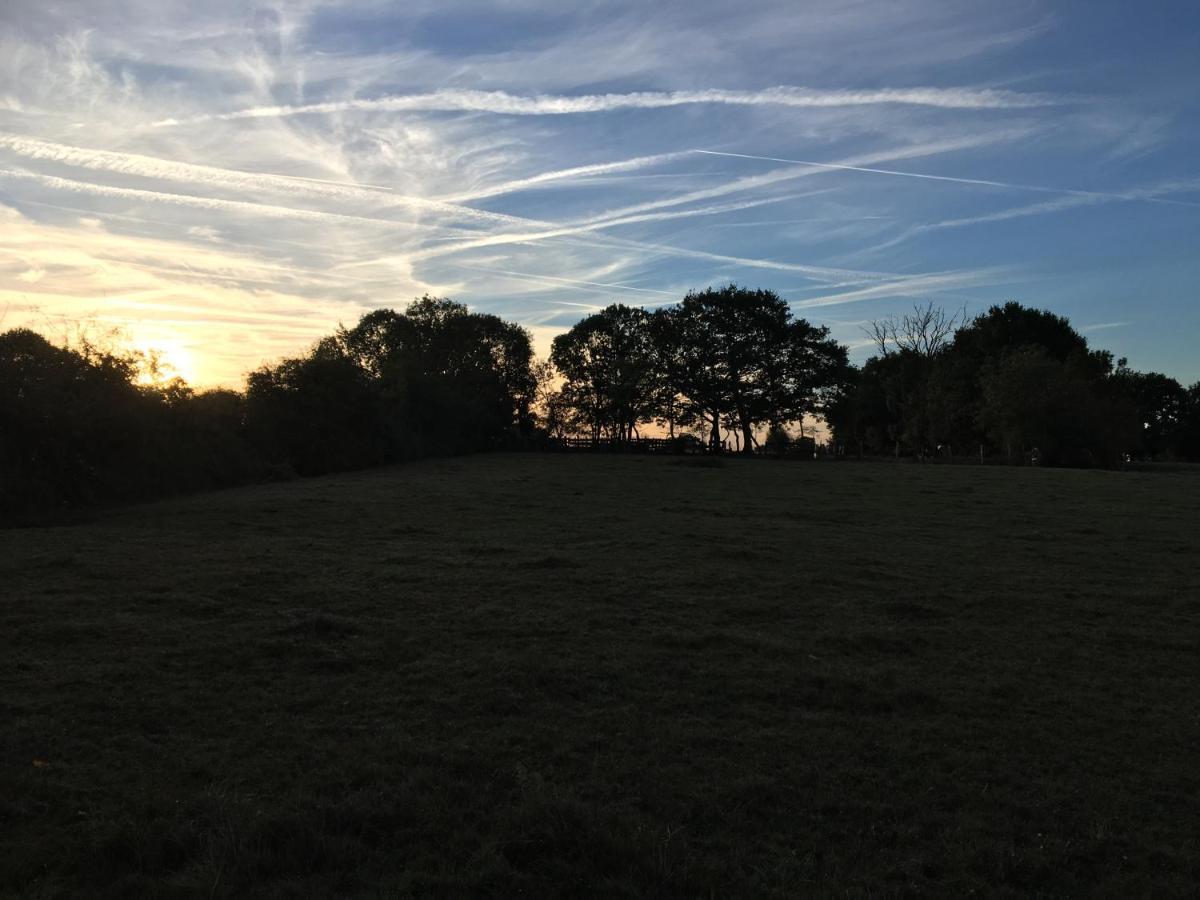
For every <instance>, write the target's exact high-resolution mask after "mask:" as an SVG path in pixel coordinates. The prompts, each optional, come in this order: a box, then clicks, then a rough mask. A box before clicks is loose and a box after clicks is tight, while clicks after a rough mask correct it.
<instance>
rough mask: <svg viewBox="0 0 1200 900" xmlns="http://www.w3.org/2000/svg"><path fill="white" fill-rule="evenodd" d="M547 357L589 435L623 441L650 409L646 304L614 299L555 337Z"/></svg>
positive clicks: (654, 364) (651, 356)
mask: <svg viewBox="0 0 1200 900" xmlns="http://www.w3.org/2000/svg"><path fill="white" fill-rule="evenodd" d="M550 359H551V361H552V362H553V363H554V366H555V368H557V370H558V371H559V373H561V375H562V377H563V379H564V384H563V387H562V391H561V394H562V397H563V398H564V400H565V401H566V402H567V403H568V404H569V405H570V406H572V407H573V408H574V409H575V410H576V411H577V413H578V415H579V417H580V420H581V421H582V422H583V423H584V424H585V426H586V427H587V428H588V429H589V430H590V431H591V434H592V437H593V438H599V437H601V436H602V435H607V436H609V437H611V438H612V439H614V440H617V441H628V440H630V439H631V438H632V436H633V433H634V430H635V429H636V427H637V425H638V423H639V422H643V421H645V420H646V419H648V418H650V417H651V416H652V415H653V413H654V411H655V404H656V401H657V400H658V399H659V398H658V378H657V372H658V360H657V356H656V352H655V345H654V340H653V336H652V335H651V332H650V315H649V314H648V313H647V312H646V311H645V310H643V309H641V308H638V307H630V306H625V305H623V304H620V303H616V304H613V305H611V306H609V307H606V308H605V309H603V310H601V311H600V312H598V313H595V314H594V315H591V316H588V317H587V318H586V319H584V320H583V321H581V322H579V323H578V324H576V325H575V326H574V327H573V328H572V329H571V330H570V331H568V332H567V333H566V334H560V335H559V336H558V337H556V338H555V339H554V343H553V348H552V350H551V351H550Z"/></svg>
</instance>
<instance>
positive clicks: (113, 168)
mask: <svg viewBox="0 0 1200 900" xmlns="http://www.w3.org/2000/svg"><path fill="white" fill-rule="evenodd" d="M0 148H3V149H6V150H9V151H11V152H13V153H16V154H18V155H20V156H24V157H26V158H29V159H37V160H44V161H49V162H55V163H60V164H63V165H68V166H76V167H80V168H85V169H90V170H93V171H107V172H116V173H121V174H127V175H136V176H138V177H141V178H151V179H163V180H170V181H188V182H192V183H198V184H206V185H210V186H214V187H221V188H229V189H235V190H257V191H278V192H283V193H288V194H291V195H300V196H308V197H321V198H327V199H334V200H343V201H352V202H367V203H370V204H371V205H373V206H379V205H384V206H386V205H389V204H391V205H395V206H400V207H404V208H407V209H413V210H417V211H421V212H436V213H440V214H442V215H445V216H449V217H452V218H457V219H470V220H474V221H481V222H489V223H501V224H522V220H520V219H518V218H516V217H513V216H505V215H502V214H500V213H492V212H487V211H485V210H477V209H472V208H471V207H468V206H462V205H460V204H456V203H450V202H446V201H441V200H431V199H427V198H424V197H410V196H404V195H401V194H398V193H396V192H393V191H391V190H389V189H387V188H376V187H371V188H364V187H361V186H359V185H353V184H339V183H336V182H330V181H324V180H319V179H312V178H302V177H297V176H291V175H275V174H271V173H265V172H242V171H238V170H233V169H224V168H219V167H216V166H207V165H197V164H194V163H186V162H178V161H175V160H167V159H161V158H158V157H154V156H146V155H143V154H138V153H117V152H113V151H108V150H90V149H85V148H83V147H74V146H70V145H67V144H58V143H52V142H49V141H40V140H36V139H33V138H27V137H21V136H18V135H12V134H0ZM297 212H300V211H297ZM331 215H332V214H331Z"/></svg>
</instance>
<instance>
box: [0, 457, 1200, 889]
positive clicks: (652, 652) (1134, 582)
mask: <svg viewBox="0 0 1200 900" xmlns="http://www.w3.org/2000/svg"><path fill="white" fill-rule="evenodd" d="M676 462H677V461H676V460H666V459H654V458H645V459H643V458H607V457H591V456H539V455H492V456H481V457H475V458H467V459H458V460H451V461H431V462H423V463H417V464H413V465H409V466H405V467H401V468H396V469H390V470H383V471H376V472H372V473H359V474H353V475H346V476H339V477H330V478H323V479H318V480H313V481H306V482H300V483H292V484H276V485H266V486H261V487H254V488H247V489H241V490H234V491H226V492H222V493H217V494H211V495H208V496H202V497H194V498H190V499H185V500H179V501H171V502H164V503H159V504H154V505H147V506H139V507H130V508H126V509H121V510H114V511H107V512H103V513H101V514H99V515H98V516H97V519H96V521H94V522H91V523H87V524H81V525H76V526H74V527H61V528H38V529H24V530H21V529H17V530H9V531H5V532H0V578H2V581H0V584H2V585H3V600H2V604H0V676H2V677H0V723H2V729H0V892H3V893H8V894H14V895H29V896H49V895H59V894H64V893H65V894H71V893H78V894H88V895H94V894H101V895H103V894H108V895H114V896H115V895H121V896H127V895H131V894H141V893H147V894H157V895H171V894H179V895H194V894H197V893H202V894H205V895H242V894H245V893H248V892H253V893H266V894H276V895H303V896H308V895H314V894H331V893H338V894H370V895H380V894H389V895H395V894H422V895H427V894H439V895H461V894H479V893H487V894H493V895H512V894H517V893H524V894H527V895H533V896H538V895H548V894H549V895H560V894H580V893H582V894H604V895H616V896H620V895H649V896H660V897H661V896H674V895H692V896H695V895H710V894H717V895H728V894H737V895H771V894H777V895H797V894H814V893H815V894H831V893H849V894H868V893H869V894H895V893H934V892H936V893H943V894H947V893H952V894H962V893H967V892H971V891H978V892H985V893H989V894H990V893H1001V894H1003V893H1009V894H1026V893H1038V892H1041V893H1046V894H1059V895H1081V894H1096V893H1101V894H1108V895H1113V896H1119V895H1147V894H1153V895H1186V894H1190V893H1191V892H1193V891H1194V890H1195V887H1196V884H1197V882H1198V881H1200V837H1198V836H1200V803H1198V801H1197V797H1198V796H1200V755H1198V749H1200V700H1198V698H1200V655H1198V652H1197V651H1198V650H1200V546H1198V539H1197V522H1198V519H1197V510H1198V509H1200V473H1196V472H1195V471H1180V472H1164V473H1152V474H1151V473H1111V472H1080V471H1052V470H1031V469H1004V468H990V467H989V468H969V467H960V466H954V467H949V466H947V467H941V466H915V465H910V466H895V465H886V464H853V463H847V464H813V463H789V462H765V461H750V462H743V461H739V460H730V461H727V462H725V463H724V464H723V465H721V466H719V467H715V468H713V467H705V466H694V465H677V464H675V463H676Z"/></svg>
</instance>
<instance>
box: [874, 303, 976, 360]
mask: <svg viewBox="0 0 1200 900" xmlns="http://www.w3.org/2000/svg"><path fill="white" fill-rule="evenodd" d="M966 321H967V310H966V307H963V308H962V309H961V310H959V311H957V312H954V313H947V312H946V311H945V310H944V309H942V308H941V307H940V306H938V307H935V306H934V305H933V301H932V300H931V301H929V302H928V303H926V304H925V305H924V306H921V305H919V304H914V305H913V308H912V312H910V313H905V314H904V315H903V316H900V317H898V318H897V317H896V316H888V317H887V318H885V319H874V320H872V321H870V322H868V323H867V324H866V325H864V326H863V332H864V333H865V334H866V335H867V337H869V338H870V339H871V341H872V342H873V343H874V344H875V347H876V349H877V350H878V351H879V355H880V356H888V355H889V354H890V353H892V352H893V351H902V352H903V351H907V352H909V353H915V354H917V355H918V356H925V357H932V356H936V355H937V354H939V353H941V352H942V351H943V350H944V349H946V347H947V346H949V344H950V339H951V336H952V335H953V334H954V332H955V331H956V330H957V329H958V328H959V327H960V326H962V325H964V324H966Z"/></svg>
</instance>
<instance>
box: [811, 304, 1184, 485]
mask: <svg viewBox="0 0 1200 900" xmlns="http://www.w3.org/2000/svg"><path fill="white" fill-rule="evenodd" d="M956 320H957V319H956V317H952V316H947V315H946V314H944V313H942V312H940V311H937V310H934V309H933V307H932V306H926V307H920V306H918V307H916V311H915V313H914V315H912V316H908V317H905V318H904V319H902V320H894V319H892V320H882V321H880V322H876V323H872V325H871V326H870V327H868V329H867V331H868V333H871V334H874V335H876V336H877V347H878V349H879V350H880V353H879V354H878V355H877V356H874V357H872V358H871V359H869V360H868V361H867V362H866V363H865V364H864V365H863V367H862V368H861V369H859V370H857V372H856V374H855V377H854V378H853V379H852V380H851V382H850V383H848V384H847V385H846V386H845V388H844V390H843V392H842V394H841V396H839V397H838V398H837V400H836V402H835V403H833V404H831V406H830V409H829V415H828V421H829V424H830V426H831V428H832V430H833V433H834V437H835V441H836V443H837V444H838V445H839V447H840V448H841V452H843V453H850V452H857V453H859V454H862V453H875V454H880V453H888V454H895V455H899V454H900V453H901V452H906V453H911V454H913V455H915V456H918V457H924V456H928V455H931V454H934V453H938V454H939V455H946V454H952V453H954V452H957V453H959V454H961V455H967V454H969V455H974V454H976V453H979V452H986V453H987V454H989V455H999V456H1001V457H1002V458H1006V459H1009V460H1012V461H1022V460H1028V459H1033V458H1037V459H1038V460H1039V461H1041V462H1043V463H1048V464H1061V465H1109V466H1111V465H1118V464H1120V463H1121V462H1122V461H1123V460H1124V459H1126V458H1132V457H1147V458H1162V457H1175V458H1182V459H1187V458H1195V454H1194V453H1193V454H1192V455H1191V456H1189V452H1190V451H1189V450H1188V448H1187V439H1186V434H1187V429H1188V414H1187V403H1186V396H1187V392H1186V391H1185V390H1184V389H1183V388H1182V387H1181V386H1180V385H1179V384H1178V383H1177V382H1175V381H1174V380H1173V379H1170V378H1167V377H1166V376H1163V375H1159V374H1157V373H1139V372H1134V371H1132V370H1130V369H1128V368H1127V367H1126V366H1125V365H1124V361H1123V360H1122V361H1120V364H1119V365H1116V366H1115V367H1114V362H1113V357H1112V354H1110V353H1108V352H1107V351H1104V350H1093V349H1091V348H1090V347H1089V346H1088V343H1087V339H1086V338H1084V337H1083V335H1081V334H1079V333H1078V332H1077V331H1075V329H1074V328H1072V327H1071V324H1070V322H1069V321H1068V320H1067V319H1065V318H1063V317H1062V316H1057V315H1054V314H1053V313H1050V312H1046V311H1044V310H1037V309H1030V308H1028V307H1024V306H1022V305H1020V304H1018V303H1006V304H1004V305H1003V306H994V307H992V308H991V309H989V310H988V311H987V312H985V313H983V314H982V315H980V316H977V317H976V318H975V319H973V320H971V321H969V322H966V323H965V324H964V325H962V327H960V328H959V329H958V330H957V331H956V332H954V334H953V337H952V339H951V338H948V335H947V327H948V323H953V322H955V321H956Z"/></svg>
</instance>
